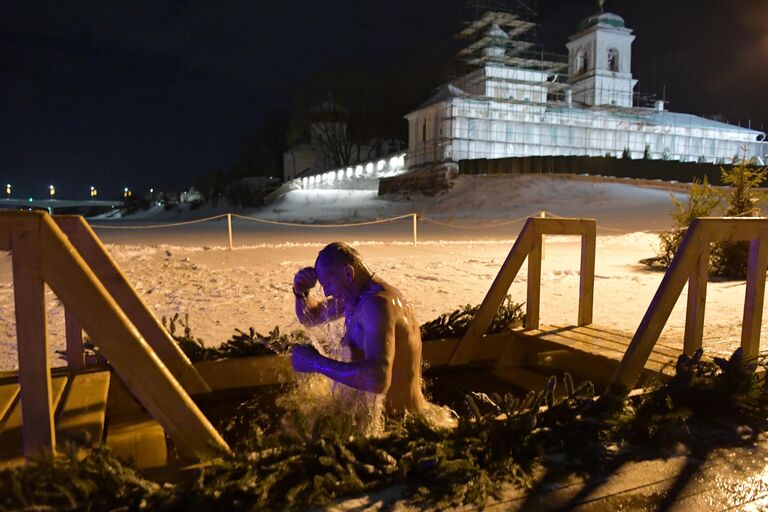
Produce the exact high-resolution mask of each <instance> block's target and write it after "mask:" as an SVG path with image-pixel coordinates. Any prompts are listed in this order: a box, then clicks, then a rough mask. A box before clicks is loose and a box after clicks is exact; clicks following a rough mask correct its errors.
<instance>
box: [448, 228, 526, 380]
mask: <svg viewBox="0 0 768 512" xmlns="http://www.w3.org/2000/svg"><path fill="white" fill-rule="evenodd" d="M535 220H536V219H533V218H529V219H528V220H527V221H526V223H525V225H524V226H523V229H522V231H520V235H518V237H517V240H515V244H514V245H513V246H512V250H511V251H509V254H508V255H507V259H506V260H504V264H503V265H502V266H501V270H499V273H498V274H497V275H496V279H494V281H493V284H491V287H490V289H489V290H488V293H487V294H486V295H485V298H484V299H483V303H482V304H481V305H480V309H479V310H478V312H477V315H475V318H474V319H473V320H472V323H471V324H470V326H469V329H467V332H466V334H465V335H464V337H463V338H462V339H461V341H460V342H459V344H458V345H457V346H456V350H455V351H454V352H453V355H452V356H451V360H450V362H449V364H450V365H460V364H466V363H467V362H468V361H470V360H471V359H472V348H473V346H474V344H475V343H477V342H478V341H479V340H480V339H481V338H482V336H483V334H485V332H486V331H487V330H488V326H489V325H491V321H492V320H493V317H494V316H496V312H497V311H498V309H499V306H500V305H501V303H502V301H503V300H504V299H505V298H506V296H507V292H508V291H509V287H510V286H511V285H512V281H514V279H515V276H517V273H518V272H519V271H520V267H522V265H523V262H524V261H525V258H526V257H527V256H528V253H529V252H530V250H531V247H532V246H533V229H532V227H531V225H532V222H534V221H535Z"/></svg>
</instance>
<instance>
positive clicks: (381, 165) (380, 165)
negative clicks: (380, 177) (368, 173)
mask: <svg viewBox="0 0 768 512" xmlns="http://www.w3.org/2000/svg"><path fill="white" fill-rule="evenodd" d="M386 164H387V163H386V162H385V161H384V160H379V161H378V162H376V170H377V171H380V170H382V169H383V168H384V166H385V165H386Z"/></svg>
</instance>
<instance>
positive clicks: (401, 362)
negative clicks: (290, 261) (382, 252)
mask: <svg viewBox="0 0 768 512" xmlns="http://www.w3.org/2000/svg"><path fill="white" fill-rule="evenodd" d="M318 281H319V282H320V285H321V286H322V287H323V292H324V293H325V296H326V299H325V300H324V301H316V300H315V299H313V298H312V297H310V296H309V290H310V289H311V288H312V287H313V286H315V284H316V283H317V282H318ZM293 293H294V295H296V316H297V317H298V319H299V321H300V322H301V323H302V324H303V325H306V326H308V327H309V326H313V325H317V324H320V323H323V322H329V321H332V320H335V319H337V318H341V317H342V316H343V317H344V320H345V327H346V333H345V335H344V338H343V339H342V344H345V345H348V346H349V348H350V349H351V353H352V358H351V359H352V360H351V361H350V362H342V361H336V360H334V359H330V358H327V357H325V356H322V355H320V353H319V352H318V351H317V350H316V349H315V348H314V347H312V346H308V345H298V346H296V347H294V348H293V351H292V353H291V363H292V364H293V369H294V371H297V372H319V373H322V374H323V375H325V376H327V377H329V378H331V379H333V380H334V381H336V382H340V383H342V384H345V385H347V386H350V387H353V388H355V389H359V390H362V391H369V392H371V393H377V394H383V395H385V405H386V408H387V412H388V413H389V414H391V415H395V416H401V415H402V414H404V413H405V412H406V411H408V412H423V411H424V410H425V408H426V406H427V402H426V400H425V399H424V396H423V395H422V393H421V382H420V381H421V331H420V329H419V324H418V322H417V321H416V318H415V317H414V315H413V312H412V311H411V308H410V306H408V305H407V304H406V302H405V300H404V299H403V297H402V295H401V294H400V292H399V291H398V290H397V289H396V288H394V287H393V286H392V285H390V284H387V283H386V282H384V280H382V279H381V278H380V277H377V276H376V274H375V273H373V272H371V271H370V270H369V269H368V267H367V265H366V264H365V263H364V262H363V260H362V258H361V257H360V254H359V253H358V252H357V251H356V250H355V249H353V248H352V247H350V246H349V245H347V244H344V243H340V242H335V243H332V244H329V245H327V246H326V247H325V248H323V250H321V251H320V253H319V254H318V256H317V261H316V262H315V267H314V268H312V267H307V268H304V269H301V270H300V271H299V272H297V273H296V276H295V277H294V279H293Z"/></svg>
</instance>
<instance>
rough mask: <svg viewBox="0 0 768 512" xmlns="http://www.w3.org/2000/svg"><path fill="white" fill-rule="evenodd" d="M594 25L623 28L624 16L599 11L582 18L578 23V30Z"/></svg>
mask: <svg viewBox="0 0 768 512" xmlns="http://www.w3.org/2000/svg"><path fill="white" fill-rule="evenodd" d="M595 25H603V26H608V27H614V28H624V18H622V17H621V16H619V15H618V14H613V13H612V12H599V13H597V14H593V15H592V16H590V17H589V18H584V19H583V20H582V21H581V23H579V29H578V31H579V32H581V31H583V30H587V29H588V28H590V27H594V26H595Z"/></svg>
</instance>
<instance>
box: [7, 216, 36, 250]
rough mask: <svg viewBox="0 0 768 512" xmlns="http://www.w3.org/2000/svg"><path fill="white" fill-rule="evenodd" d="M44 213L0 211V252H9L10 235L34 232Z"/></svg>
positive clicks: (10, 244)
mask: <svg viewBox="0 0 768 512" xmlns="http://www.w3.org/2000/svg"><path fill="white" fill-rule="evenodd" d="M43 215H45V213H44V212H40V211H33V212H20V211H0V251H10V250H11V246H12V243H11V233H13V232H14V231H35V230H37V229H38V225H39V223H40V219H41V218H42V216H43Z"/></svg>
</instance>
